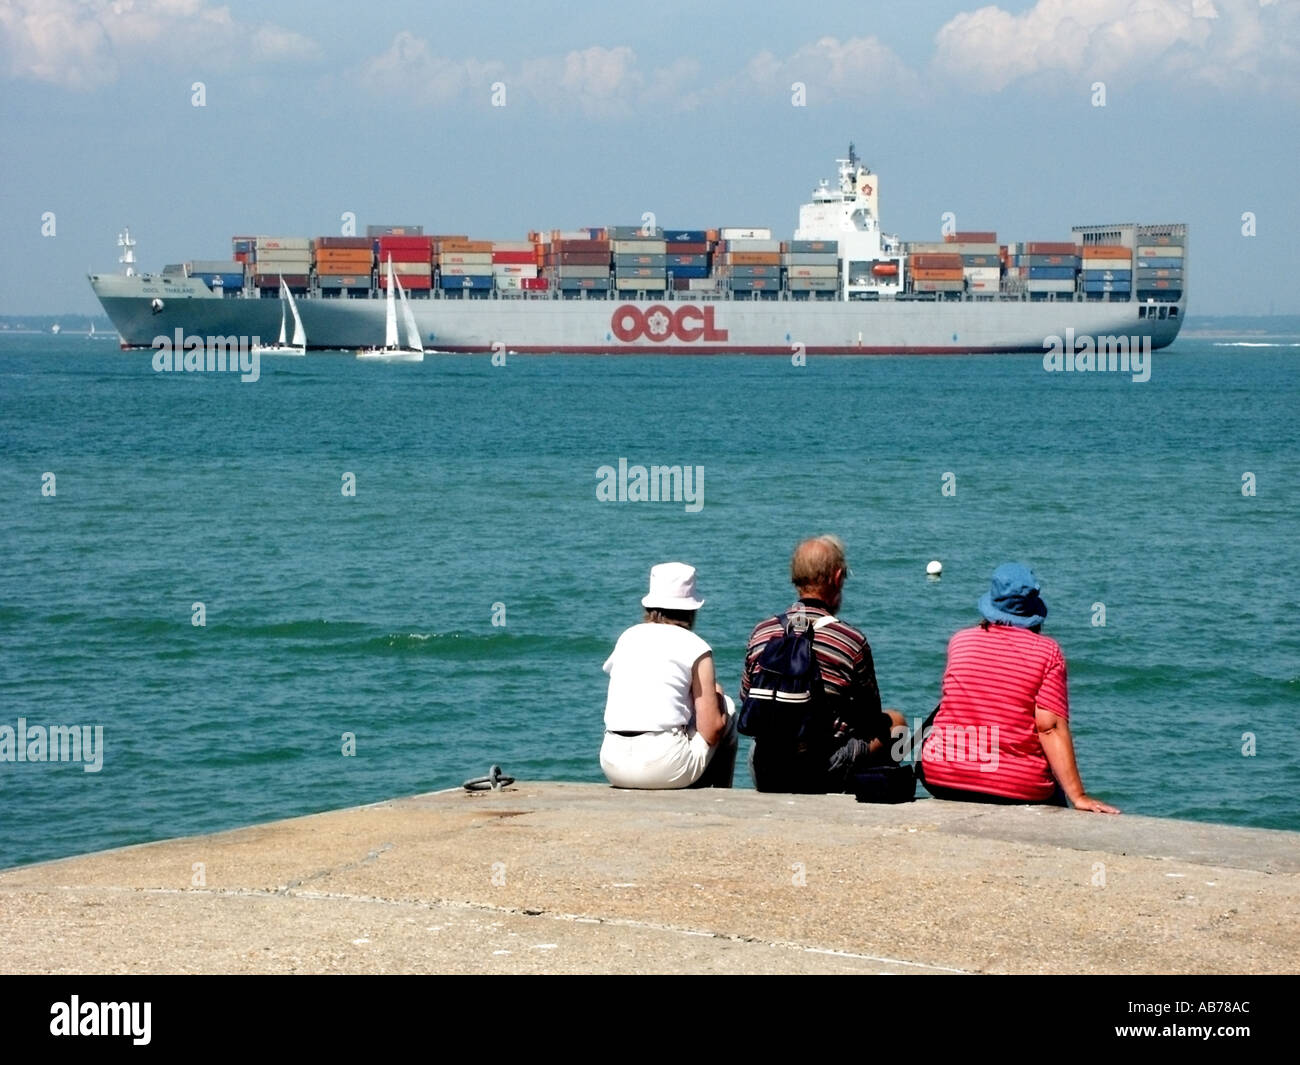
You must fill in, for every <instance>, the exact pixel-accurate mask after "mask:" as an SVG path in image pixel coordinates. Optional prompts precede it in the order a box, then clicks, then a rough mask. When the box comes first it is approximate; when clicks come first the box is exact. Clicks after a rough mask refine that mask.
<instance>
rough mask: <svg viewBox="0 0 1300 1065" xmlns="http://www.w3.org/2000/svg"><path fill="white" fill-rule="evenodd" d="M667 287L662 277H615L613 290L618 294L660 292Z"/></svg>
mask: <svg viewBox="0 0 1300 1065" xmlns="http://www.w3.org/2000/svg"><path fill="white" fill-rule="evenodd" d="M667 287H668V282H667V281H666V280H665V279H664V277H663V275H662V274H661V275H659V276H658V277H616V278H615V279H614V288H615V289H617V290H618V291H619V292H642V291H644V292H662V291H664V289H666V288H667Z"/></svg>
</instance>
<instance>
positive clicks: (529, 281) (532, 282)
mask: <svg viewBox="0 0 1300 1065" xmlns="http://www.w3.org/2000/svg"><path fill="white" fill-rule="evenodd" d="M548 285H549V281H548V280H547V279H546V278H544V277H521V278H520V279H519V287H520V288H522V289H526V290H528V291H530V292H542V291H545V290H546V288H547V287H548Z"/></svg>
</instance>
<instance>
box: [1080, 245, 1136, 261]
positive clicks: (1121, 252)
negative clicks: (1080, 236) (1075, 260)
mask: <svg viewBox="0 0 1300 1065" xmlns="http://www.w3.org/2000/svg"><path fill="white" fill-rule="evenodd" d="M1083 257H1084V258H1085V259H1131V258H1133V249H1132V248H1128V247H1125V246H1124V245H1123V244H1085V245H1084V246H1083Z"/></svg>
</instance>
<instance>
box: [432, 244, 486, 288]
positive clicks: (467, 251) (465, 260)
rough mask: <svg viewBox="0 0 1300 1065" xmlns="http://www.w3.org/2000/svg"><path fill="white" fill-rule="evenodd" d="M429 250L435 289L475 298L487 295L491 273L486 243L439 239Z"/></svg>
mask: <svg viewBox="0 0 1300 1065" xmlns="http://www.w3.org/2000/svg"><path fill="white" fill-rule="evenodd" d="M429 239H430V241H432V239H433V238H429ZM431 250H432V252H433V254H434V257H435V258H436V260H437V263H438V287H439V288H441V289H442V290H443V291H444V292H460V293H462V294H463V295H465V296H470V297H478V298H482V297H484V296H486V295H488V293H489V292H491V290H492V280H493V277H494V272H493V269H492V242H491V241H490V240H466V239H465V238H464V237H459V236H457V237H442V238H440V239H439V240H438V242H437V245H436V246H434V247H433V248H432V249H431Z"/></svg>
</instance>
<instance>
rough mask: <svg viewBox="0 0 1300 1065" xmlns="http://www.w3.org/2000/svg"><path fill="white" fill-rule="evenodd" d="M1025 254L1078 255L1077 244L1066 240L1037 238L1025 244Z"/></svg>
mask: <svg viewBox="0 0 1300 1065" xmlns="http://www.w3.org/2000/svg"><path fill="white" fill-rule="evenodd" d="M1024 253H1025V254H1026V255H1078V254H1079V246H1078V245H1077V244H1074V243H1072V242H1070V241H1068V240H1055V241H1053V240H1038V241H1032V240H1031V241H1029V242H1028V243H1026V244H1025V251H1024Z"/></svg>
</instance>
